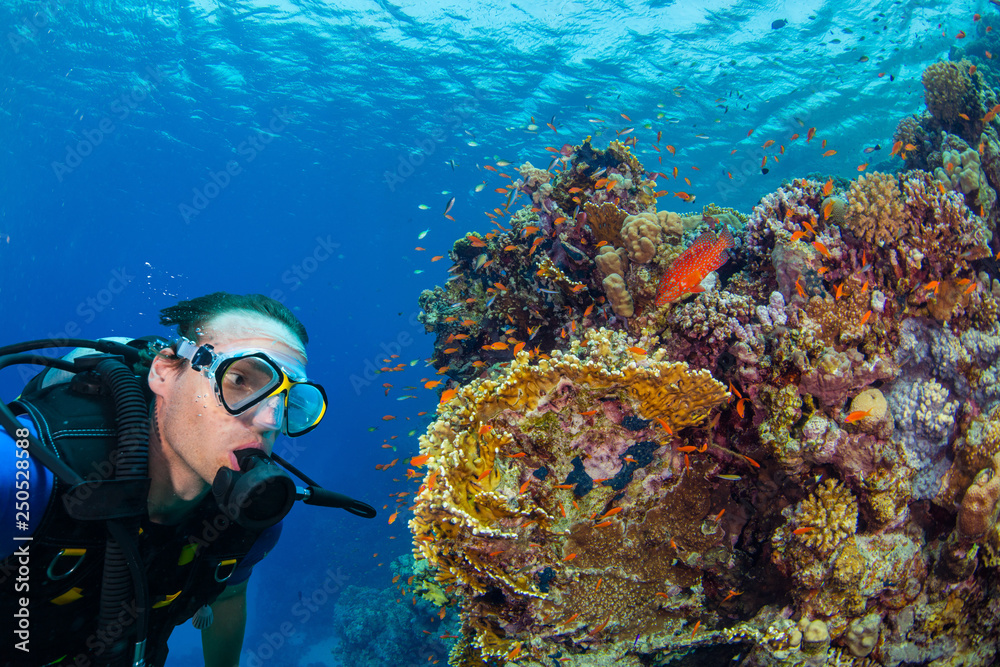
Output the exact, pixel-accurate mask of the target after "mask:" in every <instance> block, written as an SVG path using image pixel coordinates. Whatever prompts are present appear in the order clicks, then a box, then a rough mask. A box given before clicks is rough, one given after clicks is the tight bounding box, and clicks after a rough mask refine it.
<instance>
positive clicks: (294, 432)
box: [176, 338, 326, 438]
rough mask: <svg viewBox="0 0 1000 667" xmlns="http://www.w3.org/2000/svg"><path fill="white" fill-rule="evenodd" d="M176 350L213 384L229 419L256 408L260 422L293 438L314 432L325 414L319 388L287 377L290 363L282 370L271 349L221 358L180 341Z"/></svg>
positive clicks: (209, 348) (207, 348) (210, 350)
mask: <svg viewBox="0 0 1000 667" xmlns="http://www.w3.org/2000/svg"><path fill="white" fill-rule="evenodd" d="M176 348H177V356H178V357H181V358H182V359H187V360H188V361H190V362H191V368H192V370H195V371H198V372H200V373H202V374H204V375H205V376H206V377H207V378H209V379H210V380H211V381H212V385H213V387H214V388H215V396H216V398H217V399H218V400H219V403H221V404H222V406H223V407H224V408H226V411H227V412H228V413H229V414H231V415H241V414H243V413H245V412H247V411H248V410H250V409H251V408H254V407H255V406H260V408H259V410H260V411H264V412H262V416H261V421H262V422H265V421H266V422H267V423H268V424H269V425H270V426H271V427H272V428H274V430H281V431H282V432H283V433H285V434H286V435H288V436H289V437H292V438H295V437H298V436H300V435H305V434H306V433H308V432H309V431H311V430H313V429H314V428H316V426H318V425H319V422H320V420H321V419H323V415H324V414H325V413H326V392H324V391H323V387H321V386H319V385H318V384H316V383H314V382H309V381H308V380H306V379H305V377H304V376H303V377H299V376H296V375H292V374H291V373H290V372H289V370H288V369H289V368H291V367H292V366H293V363H294V362H293V360H291V359H289V360H288V361H286V362H285V365H284V366H283V365H282V364H281V363H279V361H280V357H281V355H277V354H275V353H274V352H273V351H267V350H260V349H249V350H240V351H238V352H232V353H228V354H223V353H218V352H216V351H215V349H214V348H213V347H212V346H211V345H209V344H205V345H198V344H197V343H194V342H192V341H190V340H188V339H186V338H181V339H179V340H178V342H177V344H176ZM275 357H278V360H279V361H276V360H275ZM262 403H264V405H263V406H261V404H262ZM265 414H266V416H264V415H265ZM256 421H257V419H256V418H255V422H256Z"/></svg>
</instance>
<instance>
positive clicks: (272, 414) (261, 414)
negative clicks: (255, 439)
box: [253, 393, 285, 431]
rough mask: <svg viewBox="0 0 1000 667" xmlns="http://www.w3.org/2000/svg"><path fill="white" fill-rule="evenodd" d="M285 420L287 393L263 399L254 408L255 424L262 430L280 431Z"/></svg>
mask: <svg viewBox="0 0 1000 667" xmlns="http://www.w3.org/2000/svg"><path fill="white" fill-rule="evenodd" d="M284 420H285V394H284V393H281V394H278V395H277V396H272V397H271V398H269V399H267V400H266V401H261V403H260V404H259V405H257V406H256V408H255V409H254V417H253V425H254V426H256V427H257V428H259V429H261V430H262V431H280V430H281V425H282V424H283V423H284Z"/></svg>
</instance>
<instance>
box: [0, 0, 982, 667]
mask: <svg viewBox="0 0 1000 667" xmlns="http://www.w3.org/2000/svg"><path fill="white" fill-rule="evenodd" d="M975 12H979V13H981V14H982V15H983V16H984V20H983V21H982V22H980V23H978V24H975V23H974V22H973V20H972V16H973V13H975ZM991 17H992V18H993V19H994V20H993V22H994V23H998V21H997V20H996V14H995V12H993V6H992V5H991V4H990V3H988V2H985V1H969V2H952V3H940V2H929V1H911V0H897V1H895V2H890V1H882V2H865V3H862V2H855V3H839V2H794V3H784V2H721V1H714V2H700V3H682V2H671V1H661V0H651V1H649V2H628V3H624V2H623V3H614V4H611V5H609V4H607V3H598V2H594V1H593V0H579V1H569V0H566V1H555V0H553V1H542V2H537V3H532V4H530V5H529V4H517V3H511V4H509V5H503V6H491V5H490V4H489V3H483V4H480V3H467V2H461V1H453V2H418V3H398V4H393V3H390V2H387V1H377V2H369V1H366V0H353V1H351V2H340V3H335V4H334V3H322V2H273V3H269V2H264V1H261V2H209V1H207V0H195V1H187V0H180V1H177V2H170V3H155V4H152V5H150V4H149V3H127V2H84V1H81V0H76V1H70V0H66V1H60V0H42V1H31V2H23V1H19V0H18V1H15V0H8V1H7V2H5V3H3V5H2V6H0V31H2V33H3V34H2V36H0V74H2V79H0V127H2V128H3V130H2V136H3V141H2V142H0V173H2V181H0V193H2V196H0V271H2V272H0V314H2V316H3V322H4V329H3V334H2V336H0V343H2V344H6V343H10V342H15V341H21V340H27V339H35V338H46V337H51V338H69V337H75V336H79V337H98V336H106V335H119V336H138V335H144V334H149V333H159V334H166V333H167V332H166V331H165V330H164V329H163V328H162V327H160V326H159V325H158V323H157V322H158V320H157V312H158V310H159V309H160V308H163V307H165V306H168V305H171V304H173V303H175V302H176V301H177V300H179V299H182V298H189V297H194V296H198V295H201V294H204V293H208V292H212V291H216V290H226V291H231V292H241V293H248V292H260V293H264V294H269V295H272V296H275V297H276V298H279V299H280V300H282V301H283V302H284V303H286V304H287V305H288V306H290V307H292V308H293V309H294V310H295V312H296V313H297V314H298V316H299V317H300V318H301V319H302V321H303V322H304V323H305V325H306V327H307V328H308V330H309V334H310V339H311V343H310V346H309V354H310V375H311V377H313V378H314V379H316V380H317V381H318V382H320V383H322V384H324V385H325V387H326V388H327V392H328V394H329V397H330V402H331V411H330V413H329V414H328V416H327V418H326V420H325V422H324V423H323V425H322V426H321V427H320V428H319V429H318V430H316V431H315V432H314V433H313V434H311V435H309V436H307V437H306V438H303V439H302V441H301V442H288V441H285V442H284V443H282V444H279V446H278V448H277V449H278V451H279V452H282V451H284V452H285V453H286V454H287V455H288V458H293V459H294V462H295V464H296V465H299V466H301V467H303V468H304V469H305V470H306V471H307V472H309V473H310V474H311V475H312V476H314V477H315V478H316V479H317V481H319V482H321V483H323V484H326V485H328V486H330V487H331V488H334V489H336V490H339V491H342V492H344V493H347V494H350V495H353V496H355V497H358V498H361V499H364V500H366V501H368V502H370V503H371V504H373V505H376V506H377V507H378V508H379V509H380V513H379V516H378V517H377V518H376V519H374V520H372V521H366V520H363V519H360V518H357V517H354V516H351V515H349V514H346V513H344V512H340V511H337V510H324V509H319V508H313V507H305V506H301V507H296V508H295V510H294V511H293V512H292V514H291V515H290V516H289V517H288V519H287V520H286V522H285V531H284V535H283V537H282V540H281V542H280V543H279V545H278V546H277V548H276V549H275V550H274V552H273V553H272V554H271V555H270V556H269V557H268V558H267V559H266V560H265V561H264V562H263V563H262V564H261V565H259V566H258V568H257V572H256V573H255V575H254V577H253V580H252V583H251V592H250V609H249V619H248V628H247V634H246V641H245V644H244V664H270V665H311V664H333V659H332V658H331V657H330V654H329V651H330V649H331V648H332V646H333V645H334V644H335V642H336V637H337V634H336V633H335V632H334V631H333V630H332V629H331V626H332V624H333V623H335V622H336V623H345V622H347V620H346V619H345V617H344V615H343V614H340V615H335V613H334V607H335V605H336V600H337V598H338V596H339V595H340V593H341V592H342V591H343V590H345V587H346V586H351V585H353V586H360V587H368V588H370V589H371V591H370V594H369V595H368V596H367V597H366V596H365V594H363V592H362V594H357V592H355V595H354V597H353V598H352V604H355V605H358V604H360V603H359V602H358V600H365V599H368V600H370V612H371V613H372V614H375V615H378V614H380V613H383V612H384V613H386V614H389V612H388V611H385V610H382V609H381V607H380V605H383V604H389V605H395V604H396V603H395V597H397V595H396V594H395V593H394V592H391V593H388V594H386V593H384V592H382V593H379V592H378V591H384V589H391V585H390V579H391V576H392V574H391V572H390V568H389V564H390V563H391V562H392V560H393V559H395V558H397V557H398V556H400V555H403V554H406V553H409V551H410V543H409V540H408V533H407V530H406V514H405V512H401V513H400V515H399V520H397V521H396V522H395V523H393V524H392V525H389V524H388V523H387V517H388V516H389V514H390V513H391V512H393V510H394V508H395V499H393V498H390V497H389V494H390V493H395V492H397V491H400V490H403V489H404V488H407V489H411V490H412V487H405V486H404V484H403V483H402V482H397V481H393V480H394V479H395V480H401V479H404V474H403V473H404V470H405V469H404V468H403V466H400V465H397V466H396V467H394V468H391V469H389V470H387V471H376V470H375V465H376V464H382V463H388V462H389V461H391V460H392V459H393V458H397V457H399V458H400V459H403V460H405V458H406V457H410V456H413V455H415V454H416V453H417V445H416V435H419V433H420V432H421V431H422V429H423V428H424V427H425V426H426V424H427V422H428V420H429V418H430V414H426V415H423V416H418V414H417V413H418V412H423V411H426V412H428V413H432V412H433V409H434V405H435V403H436V400H437V399H436V394H435V393H434V392H432V391H428V390H426V389H424V388H423V387H422V384H423V383H424V382H426V381H427V380H428V379H434V378H435V377H436V375H435V370H434V369H433V368H429V367H427V366H426V365H425V363H424V359H425V358H427V357H428V356H429V355H430V351H431V339H430V338H429V337H425V336H424V335H423V327H422V325H420V323H419V322H418V321H417V319H416V315H417V313H418V307H417V296H418V295H419V293H420V291H421V290H422V289H426V288H431V287H433V286H434V285H435V284H440V283H441V282H443V281H444V280H445V279H446V277H447V274H446V270H447V268H448V262H447V259H445V260H444V261H440V262H432V261H431V258H432V257H433V256H437V255H447V251H448V250H449V249H450V247H451V243H452V241H453V240H454V239H455V238H457V237H458V236H460V235H462V234H463V233H465V232H466V231H470V230H477V229H478V230H483V231H485V230H486V229H488V227H489V225H488V222H489V221H488V219H487V218H486V217H485V216H484V211H488V210H491V209H492V208H493V207H495V206H501V205H502V203H503V200H504V197H503V196H502V195H500V194H497V193H495V192H494V188H497V187H500V186H502V185H504V184H505V183H506V181H505V180H503V179H502V178H500V177H499V176H498V175H497V174H495V173H492V172H489V171H486V170H483V169H482V168H481V167H482V165H484V164H487V163H496V161H497V160H506V161H509V162H511V163H512V166H511V167H510V169H514V168H515V167H516V166H517V165H519V164H521V163H523V162H524V161H531V162H532V163H533V164H535V165H536V166H546V165H547V164H548V162H549V161H550V160H551V159H552V155H553V153H552V152H551V151H547V150H546V147H552V148H555V149H558V148H559V147H561V146H562V145H563V144H565V143H569V144H576V143H579V142H580V141H581V140H582V139H583V138H584V137H586V136H587V135H593V136H594V137H595V144H597V145H599V146H600V147H605V146H606V144H607V142H608V141H610V140H611V139H613V138H615V136H616V132H617V131H622V132H623V131H624V130H627V129H628V128H633V130H632V132H629V133H624V134H623V136H628V135H629V134H634V135H635V136H637V137H638V140H637V145H636V147H635V149H634V152H635V153H636V154H637V155H638V156H639V158H640V160H642V161H643V163H644V164H645V165H646V167H647V168H648V169H650V170H657V169H659V170H662V171H667V170H668V169H670V168H672V167H673V166H678V168H679V169H680V172H681V173H680V177H681V178H683V177H684V176H687V177H688V178H689V179H690V181H691V185H690V186H689V187H686V188H684V189H685V190H686V191H687V192H689V193H692V194H696V195H697V201H696V203H686V202H684V201H682V200H681V199H679V198H673V197H671V198H669V201H668V202H667V203H662V201H663V200H661V204H660V206H661V208H669V209H671V210H676V211H679V212H686V211H693V210H699V211H700V210H701V206H702V205H703V204H704V203H708V202H715V203H717V204H719V205H722V206H731V207H734V208H737V209H740V210H742V211H744V212H749V210H750V208H751V207H752V206H753V205H754V204H755V203H756V202H757V200H758V199H759V198H760V197H761V196H763V195H765V194H766V193H768V192H770V191H772V190H773V189H774V188H776V187H777V186H778V185H780V183H781V182H782V180H784V179H791V178H794V177H799V176H805V175H807V174H810V173H820V174H823V175H842V176H845V177H848V178H851V177H853V176H855V175H857V168H858V165H859V164H862V163H870V166H869V167H868V169H869V170H874V169H876V168H877V167H878V165H879V164H880V162H881V161H883V160H886V159H888V157H889V156H888V152H889V147H890V146H891V144H892V133H893V130H894V128H895V125H896V123H897V122H898V120H900V119H902V118H903V117H905V116H906V115H908V114H911V113H915V112H919V111H920V110H921V109H922V108H923V87H922V85H921V82H920V75H921V72H922V71H923V69H924V68H925V67H926V66H927V65H928V64H930V63H932V62H934V61H935V60H938V59H941V58H947V57H948V56H949V51H950V50H951V49H953V48H954V47H955V46H956V45H959V46H960V45H961V43H960V41H959V40H957V39H956V35H957V34H958V33H959V31H962V30H964V31H965V32H966V33H968V34H969V35H970V36H973V35H975V34H977V30H980V31H981V30H982V29H983V26H984V25H985V24H987V23H989V22H990V19H991ZM811 127H815V128H816V136H815V138H814V139H813V140H812V141H811V142H809V143H806V142H805V135H806V132H807V130H808V129H809V128H811ZM553 128H554V129H553ZM658 132H662V138H663V139H662V144H663V145H665V144H670V145H672V146H675V147H676V155H667V154H666V153H658V152H656V151H655V150H654V149H653V147H652V143H653V141H654V140H655V138H656V135H657V133H658ZM795 133H798V134H800V135H801V136H800V137H799V138H798V139H796V140H792V139H790V137H791V135H793V134H795ZM771 139H773V140H774V141H775V142H776V143H777V144H784V145H785V151H784V153H783V154H781V156H780V162H775V161H774V160H771V161H769V163H768V165H767V167H768V169H769V171H768V173H766V174H764V173H762V169H761V166H760V162H761V159H762V157H763V155H764V153H763V151H762V149H761V146H762V144H763V143H764V142H766V141H768V140H771ZM824 140H825V141H826V142H827V143H826V145H825V146H821V142H823V141H824ZM876 144H879V145H880V146H881V147H882V148H881V150H880V151H875V152H872V153H865V152H864V151H863V149H864V148H865V147H870V146H874V145H876ZM828 150H836V154H833V155H830V156H827V157H824V156H823V153H824V152H825V151H828ZM769 154H773V149H772V150H771V151H769ZM660 157H662V158H663V160H662V162H660V161H659V158H660ZM511 173H512V174H513V173H514V172H513V171H511ZM482 183H485V187H484V188H482V189H481V191H479V192H477V191H476V189H475V188H476V186H477V185H479V184H482ZM677 187H680V186H677ZM452 197H454V198H455V204H454V208H453V209H452V211H451V216H452V217H453V218H454V221H452V220H449V219H447V218H445V217H444V216H443V213H444V211H445V206H446V203H447V202H448V201H449V200H450V199H451V198H452ZM425 232H426V234H425V235H424V236H421V234H424V233H425ZM421 248H423V249H421ZM424 249H425V250H424ZM397 354H398V355H399V356H398V358H396V357H393V356H392V355H397ZM385 359H389V360H390V361H389V362H386V361H384V360H385ZM401 362H405V367H404V368H403V370H401V371H399V372H391V373H380V374H377V375H376V374H375V373H374V370H376V369H379V368H382V367H385V366H389V367H392V366H396V364H398V363H401ZM411 362H413V365H410V364H411ZM23 379H24V376H23V375H22V374H20V373H18V372H17V371H5V372H4V374H2V375H0V392H2V393H0V395H2V396H3V398H4V400H10V399H11V398H13V397H14V396H15V395H16V393H17V391H18V390H19V388H20V386H21V384H22V383H23ZM383 383H391V384H392V385H393V387H392V388H390V389H389V391H388V393H386V391H385V388H384V387H383ZM405 387H416V389H405ZM406 396H414V398H405V399H403V397H406ZM399 399H403V400H399ZM386 416H393V417H395V419H389V420H387V419H384V417H386ZM373 429H374V430H373ZM414 431H415V432H416V434H415V435H411V432H414ZM393 437H396V439H391V438H393ZM383 445H390V446H392V447H396V449H395V450H394V449H391V448H389V449H387V448H383ZM383 505H388V507H387V509H382V507H383ZM373 554H375V555H373ZM331 578H332V579H334V580H335V584H333V585H329V586H327V588H324V584H325V583H327V582H328V580H329V579H331ZM392 590H393V591H394V589H392ZM317 591H328V594H325V595H319V594H317ZM314 594H316V595H318V597H316V598H315V604H314V605H313V607H315V610H312V608H311V607H310V608H306V607H303V606H302V603H303V601H304V600H309V599H311V598H310V596H312V595H314ZM402 604H408V602H407V601H406V600H403V602H402ZM411 606H412V605H411ZM303 609H306V610H307V611H308V613H304V612H303ZM354 616H355V617H356V616H357V614H355V615H354ZM285 624H289V625H288V627H290V628H291V632H288V633H286V632H285V631H284V630H283V629H282V628H284V627H285ZM394 636H395V635H394ZM399 641H400V642H401V643H402V642H405V641H407V639H406V637H402V638H400V639H399ZM275 644H280V646H275ZM171 646H172V649H171V650H172V654H171V660H170V662H169V663H168V664H171V665H180V664H187V663H188V662H190V661H191V660H194V661H195V662H197V661H198V660H200V648H199V644H198V638H197V637H196V636H195V633H194V631H193V630H190V629H187V630H179V631H178V633H177V634H175V637H174V639H173V640H172V644H171ZM417 648H421V649H425V648H427V647H417ZM402 650H403V647H402V646H401V647H400V651H402ZM434 651H438V653H437V654H436V655H437V656H438V658H439V659H442V661H444V660H443V658H444V657H445V656H444V654H442V653H440V649H438V648H432V650H431V654H434V653H433V652H434ZM417 653H418V651H417V649H416V648H415V649H414V653H413V655H412V656H410V657H409V658H406V659H410V658H412V661H413V662H412V664H426V663H427V656H428V654H429V653H428V652H427V651H426V650H425V651H423V652H422V653H420V654H417ZM400 655H402V653H401V654H400ZM402 659H403V658H400V660H402ZM396 664H409V663H405V662H397V663H396Z"/></svg>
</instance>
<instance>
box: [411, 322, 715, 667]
mask: <svg viewBox="0 0 1000 667" xmlns="http://www.w3.org/2000/svg"><path fill="white" fill-rule="evenodd" d="M635 350H636V348H634V347H628V341H627V339H626V338H625V336H624V335H622V334H616V333H612V332H609V331H607V330H603V329H601V330H593V331H589V332H588V333H587V338H586V340H585V341H583V342H578V343H577V344H575V345H574V346H573V348H572V351H571V353H568V354H558V353H554V354H553V358H552V359H543V360H540V361H538V363H537V364H532V363H529V359H528V355H527V354H526V353H524V352H521V353H520V354H519V355H518V357H517V358H516V359H515V360H514V362H513V363H512V364H511V366H510V367H509V368H508V369H507V370H506V372H505V373H504V374H503V375H500V376H497V377H495V378H493V379H481V380H476V381H473V382H472V383H470V384H468V385H466V386H464V387H462V388H461V389H459V390H458V394H457V395H456V396H455V397H454V398H452V399H451V400H449V401H447V402H445V403H444V404H443V405H442V406H441V407H440V408H439V416H438V419H437V421H436V422H434V423H433V424H431V425H430V427H429V428H428V431H427V433H426V434H425V435H424V436H422V437H421V438H420V447H421V453H422V454H423V455H424V456H426V457H427V458H426V460H425V461H426V465H427V468H428V471H427V476H426V477H425V480H424V484H423V486H422V487H421V490H420V492H419V494H418V496H417V499H416V504H415V516H414V518H413V519H412V520H411V522H410V529H411V532H412V533H413V535H414V544H415V553H416V555H417V557H418V558H426V559H427V560H428V561H429V562H430V563H431V564H432V565H434V566H436V567H437V568H438V575H437V576H438V580H439V581H440V582H441V583H442V584H443V585H451V584H454V585H455V586H456V594H458V595H459V596H460V597H461V598H463V604H462V619H463V623H464V632H465V633H466V635H467V636H469V635H474V638H473V637H470V638H469V642H468V643H467V644H466V646H465V647H464V648H463V649H462V653H463V658H462V659H463V661H464V663H465V664H476V663H475V659H474V656H473V655H472V653H473V648H474V649H475V650H477V651H479V652H480V653H481V655H482V656H484V657H500V656H503V655H508V654H510V653H512V652H515V653H518V652H523V653H525V654H528V653H532V654H535V655H538V656H540V655H542V654H543V652H544V653H551V652H552V651H553V649H554V646H553V644H552V643H553V642H559V643H561V644H576V645H577V646H580V645H589V646H591V648H593V647H594V645H597V644H601V643H603V642H604V641H605V639H606V640H607V641H608V642H611V641H613V640H612V638H613V637H616V636H618V635H623V636H628V637H629V641H631V638H633V637H634V636H635V633H636V631H637V629H638V628H641V627H643V624H644V623H646V622H648V620H649V618H650V617H651V616H656V615H659V616H661V617H662V618H665V619H666V618H667V614H666V612H665V611H664V610H665V609H666V608H667V607H673V608H679V607H683V606H684V605H690V604H693V603H692V601H691V600H690V599H689V598H690V597H696V596H695V595H694V594H689V595H686V596H684V595H681V596H678V595H673V596H669V597H668V596H667V594H666V593H665V592H664V591H665V590H673V589H676V590H677V591H679V590H681V589H682V588H690V587H691V586H693V585H695V584H696V583H697V581H698V579H699V578H700V571H699V563H700V562H701V554H704V553H706V552H709V551H710V550H711V549H713V548H715V549H722V550H726V549H729V548H730V547H729V545H728V544H727V543H726V539H725V538H726V532H727V531H726V530H725V529H723V528H721V527H720V523H719V522H718V521H715V522H713V521H711V520H709V519H708V518H707V517H709V515H714V514H716V513H717V512H718V509H717V508H716V507H713V506H712V504H711V499H712V498H711V495H712V494H711V491H706V490H705V489H704V487H701V488H699V487H696V486H695V485H696V484H697V482H696V481H695V479H696V478H695V477H694V476H692V475H687V474H685V473H684V472H682V469H681V468H682V466H681V465H679V461H682V460H683V459H682V458H678V455H677V454H676V453H675V452H674V451H673V450H672V448H671V447H670V446H669V439H668V440H667V441H666V442H661V441H662V440H663V439H664V437H665V436H666V433H665V430H669V431H671V432H677V431H678V430H679V429H682V428H684V427H687V426H693V425H696V424H699V423H700V422H702V421H703V420H704V419H705V418H706V417H707V416H708V414H709V413H710V411H711V410H712V409H713V408H715V407H716V406H718V405H720V404H721V403H722V402H723V401H725V400H726V399H727V397H728V396H729V394H728V392H727V391H726V389H725V387H724V385H722V384H721V383H719V382H717V381H716V380H714V379H713V378H712V377H711V375H710V374H709V373H708V372H706V371H694V370H691V369H690V368H689V367H688V366H687V364H685V363H671V362H666V361H662V354H654V355H650V356H649V357H648V358H647V357H646V355H641V354H638V353H637V352H635ZM418 462H419V461H418ZM678 558H686V559H688V561H687V562H686V563H684V564H683V565H682V564H679V563H678V561H677V559H678ZM658 593H659V594H661V595H657V594H658ZM670 619H671V620H669V621H665V622H667V623H668V624H669V622H671V621H672V622H674V623H675V624H676V625H677V626H678V627H680V626H682V625H683V620H682V619H678V618H677V616H676V615H675V614H671V615H670Z"/></svg>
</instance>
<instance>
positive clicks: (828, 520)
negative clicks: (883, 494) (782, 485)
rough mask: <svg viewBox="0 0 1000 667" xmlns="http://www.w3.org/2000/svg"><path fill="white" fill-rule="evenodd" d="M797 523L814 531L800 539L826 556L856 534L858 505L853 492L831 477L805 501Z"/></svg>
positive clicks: (801, 506) (797, 517)
mask: <svg viewBox="0 0 1000 667" xmlns="http://www.w3.org/2000/svg"><path fill="white" fill-rule="evenodd" d="M796 523H798V524H799V526H800V527H803V528H805V527H809V528H812V529H813V530H810V531H807V532H805V533H802V534H800V535H799V538H800V539H801V540H802V541H803V542H805V543H806V545H807V546H809V547H810V548H812V549H815V550H816V551H818V552H820V553H821V554H824V555H826V554H829V553H831V552H832V551H833V550H834V549H836V548H837V545H839V544H840V543H841V542H842V541H843V540H844V539H845V538H847V537H849V536H851V535H853V534H854V531H855V530H857V523H858V503H857V501H856V500H855V499H854V495H853V494H852V493H851V491H850V489H848V488H847V487H846V486H843V485H842V484H841V483H840V482H838V481H837V480H835V479H832V478H829V477H828V478H827V479H826V480H825V481H824V482H823V484H821V485H820V486H819V488H817V489H816V491H815V492H813V494H812V495H811V496H809V497H808V498H806V499H805V500H803V501H802V504H801V505H800V506H799V511H798V513H797V515H796Z"/></svg>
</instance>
